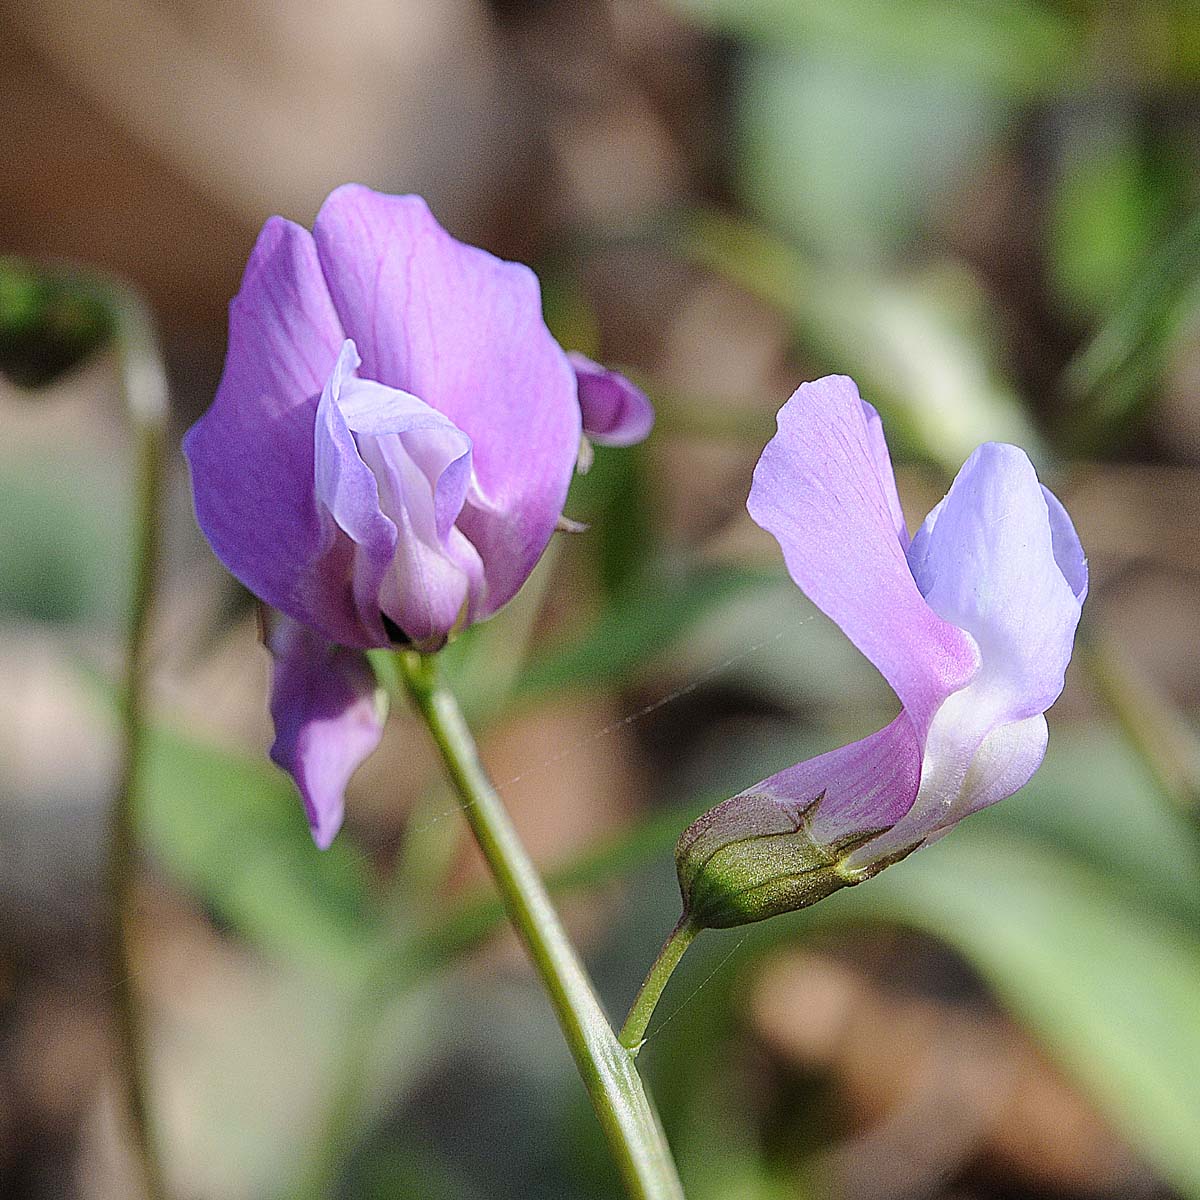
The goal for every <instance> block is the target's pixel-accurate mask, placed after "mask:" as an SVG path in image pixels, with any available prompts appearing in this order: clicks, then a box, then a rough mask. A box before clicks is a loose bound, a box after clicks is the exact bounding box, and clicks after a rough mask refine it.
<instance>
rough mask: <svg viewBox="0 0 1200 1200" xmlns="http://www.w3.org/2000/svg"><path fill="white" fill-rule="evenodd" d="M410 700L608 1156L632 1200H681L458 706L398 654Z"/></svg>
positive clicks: (658, 1135) (658, 1138) (652, 1125)
mask: <svg viewBox="0 0 1200 1200" xmlns="http://www.w3.org/2000/svg"><path fill="white" fill-rule="evenodd" d="M399 658H400V669H401V673H402V675H403V677H404V681H405V683H406V685H407V687H408V691H409V695H410V696H411V697H412V700H413V702H414V704H415V705H416V707H417V709H418V711H419V712H420V713H421V715H422V717H423V718H424V720H425V723H426V725H427V726H428V727H429V731H430V733H431V734H432V735H433V740H434V742H435V743H436V744H437V747H438V749H439V751H440V752H441V755H442V760H443V762H444V764H445V767H446V771H447V773H448V775H449V776H450V780H451V782H452V783H453V784H454V787H455V790H456V791H457V792H458V794H459V797H460V798H461V799H462V802H463V815H464V816H465V817H466V819H467V822H468V824H469V825H470V826H471V831H472V833H474V835H475V840H476V841H477V842H478V844H479V848H480V849H481V850H482V851H483V855H484V858H485V859H486V860H487V863H488V866H489V867H490V868H491V872H492V876H493V878H494V880H495V882H496V886H497V888H498V889H499V891H500V895H501V898H502V899H503V901H504V906H505V909H506V911H507V913H508V916H509V920H511V921H512V923H513V925H514V926H515V927H516V929H517V932H518V933H519V934H520V935H521V938H522V940H523V941H524V943H525V946H526V949H527V950H528V951H529V957H530V958H531V960H532V961H533V964H534V966H535V968H536V969H537V972H538V975H539V976H540V977H541V980H542V984H543V986H544V987H545V989H546V992H547V994H548V995H549V997H550V1002H551V1004H552V1005H553V1007H554V1012H555V1015H556V1016H557V1018H558V1023H559V1026H560V1028H561V1029H562V1032H563V1036H564V1038H565V1039H566V1042H567V1045H568V1046H569V1047H570V1050H571V1053H572V1055H573V1056H574V1058H575V1064H576V1066H577V1067H578V1069H579V1073H580V1075H581V1076H582V1078H583V1082H584V1086H585V1087H586V1088H587V1091H588V1095H589V1097H590V1098H591V1101H592V1107H593V1108H594V1109H595V1111H596V1115H597V1116H598V1117H599V1119H600V1124H601V1126H602V1127H603V1129H604V1133H605V1137H606V1138H607V1140H608V1145H609V1149H610V1151H611V1153H612V1155H613V1157H614V1159H615V1160H616V1163H617V1167H618V1169H619V1171H620V1173H621V1178H622V1181H623V1182H624V1184H625V1189H626V1191H627V1193H628V1195H629V1196H630V1197H631V1198H632V1200H683V1188H682V1186H681V1185H680V1182H679V1176H678V1174H677V1172H676V1170H675V1164H674V1162H673V1161H672V1159H671V1153H670V1150H669V1149H668V1147H667V1142H666V1138H665V1136H664V1135H663V1131H662V1126H661V1125H660V1124H659V1121H658V1116H657V1114H656V1113H655V1111H654V1108H653V1106H652V1104H651V1103H650V1099H649V1097H648V1096H647V1094H646V1090H645V1088H644V1086H643V1084H642V1080H641V1077H640V1076H639V1075H638V1072H637V1068H636V1067H635V1066H634V1062H633V1056H632V1055H631V1054H630V1053H629V1052H628V1051H627V1050H626V1049H625V1047H624V1046H622V1045H621V1043H620V1042H619V1041H618V1040H617V1037H616V1035H615V1034H614V1033H613V1031H612V1027H611V1026H610V1025H609V1023H608V1020H607V1018H606V1017H605V1015H604V1012H603V1010H602V1009H601V1007H600V1002H599V1000H598V999H597V998H596V994H595V991H594V990H593V988H592V985H591V981H590V980H589V979H588V977H587V973H586V972H585V970H584V968H583V964H582V963H581V962H580V960H579V956H578V954H577V953H576V951H575V947H574V946H573V945H572V944H571V942H570V939H569V938H568V937H567V934H566V931H565V930H564V929H563V926H562V922H561V921H560V920H559V917H558V914H557V913H556V912H555V910H554V906H553V905H552V904H551V902H550V897H549V895H548V894H547V892H546V888H545V885H544V884H543V883H542V880H541V877H540V875H539V874H538V872H537V869H536V868H535V867H534V865H533V863H532V861H531V860H530V858H529V855H528V853H527V852H526V850H525V847H524V846H523V845H522V844H521V841H520V838H519V837H518V836H517V832H516V830H515V829H514V828H513V825H512V822H511V820H510V819H509V816H508V813H507V811H506V810H505V808H504V805H503V802H502V801H501V799H500V796H499V794H498V793H497V792H496V790H495V788H494V787H493V786H492V783H491V780H490V779H489V778H488V776H487V773H486V772H485V771H484V769H483V766H482V764H481V763H480V761H479V755H478V752H477V750H476V747H475V742H474V739H473V738H472V737H471V733H470V730H468V728H467V725H466V722H465V721H464V720H463V717H462V714H461V712H460V711H459V708H458V704H457V702H456V700H455V698H454V696H453V695H452V694H451V693H450V691H449V690H448V689H447V688H446V687H445V686H443V685H442V683H441V682H440V680H439V677H438V670H437V660H436V658H434V657H432V656H422V655H419V654H413V653H402V654H401V655H400V656H399Z"/></svg>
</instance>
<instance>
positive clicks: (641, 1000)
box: [618, 915, 700, 1054]
mask: <svg viewBox="0 0 1200 1200" xmlns="http://www.w3.org/2000/svg"><path fill="white" fill-rule="evenodd" d="M699 932H700V930H699V928H698V927H697V926H695V925H693V924H692V923H691V921H689V920H688V918H687V916H686V915H684V916H682V917H680V918H679V924H678V925H676V926H675V928H674V929H672V930H671V932H670V933H669V934H667V940H666V941H665V942H664V943H663V948H662V949H661V950H660V951H659V952H658V957H657V958H656V959H655V960H654V963H653V965H652V966H651V967H650V970H649V972H648V973H647V975H646V978H645V981H644V982H643V983H642V986H641V988H640V989H639V990H638V994H637V996H636V997H635V998H634V1001H633V1006H632V1007H631V1008H630V1010H629V1016H627V1017H626V1018H625V1024H624V1025H622V1026H621V1032H620V1035H619V1037H618V1040H619V1041H620V1043H621V1045H622V1046H624V1047H625V1049H626V1050H628V1051H629V1053H630V1054H637V1052H638V1051H639V1050H640V1049H641V1048H642V1043H643V1042H645V1040H646V1030H647V1029H649V1028H650V1018H651V1017H652V1016H653V1015H654V1010H655V1008H656V1007H657V1006H658V1002H659V1000H660V999H661V998H662V994H663V990H664V989H665V988H666V986H667V980H668V979H670V978H671V976H672V974H673V973H674V971H675V968H676V967H677V966H679V960H680V959H681V958H683V956H684V954H685V952H686V951H687V948H688V947H689V946H690V945H691V944H692V942H693V941H694V940H695V937H696V934H698V933H699Z"/></svg>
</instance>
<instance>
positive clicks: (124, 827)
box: [101, 284, 167, 1200]
mask: <svg viewBox="0 0 1200 1200" xmlns="http://www.w3.org/2000/svg"><path fill="white" fill-rule="evenodd" d="M101 290H102V293H103V295H104V296H105V298H106V300H107V302H108V304H109V306H110V308H111V310H112V312H113V315H114V317H115V332H116V335H117V353H118V355H119V360H120V368H121V380H122V384H123V388H124V394H125V401H126V405H127V408H128V413H129V417H130V420H131V422H132V425H133V429H134V437H135V440H136V484H135V487H136V492H135V500H134V521H135V529H134V563H133V580H132V594H131V598H130V614H129V626H128V630H127V633H126V643H125V678H124V687H123V689H122V693H121V766H120V777H119V779H118V785H117V794H116V797H115V800H114V803H113V805H112V809H111V812H110V818H109V834H108V888H109V899H110V905H111V909H110V917H109V970H110V972H111V976H112V990H113V999H114V1008H115V1015H116V1025H117V1044H118V1054H119V1067H120V1074H121V1082H122V1086H123V1090H124V1099H125V1107H126V1109H127V1111H128V1116H129V1120H130V1127H131V1132H132V1135H133V1139H134V1150H135V1153H136V1157H137V1161H138V1165H139V1168H140V1171H141V1176H142V1185H143V1188H144V1190H145V1194H146V1196H147V1197H148V1200H165V1198H166V1196H167V1188H166V1183H165V1180H164V1177H163V1171H162V1166H161V1162H160V1159H159V1156H158V1153H157V1147H156V1142H155V1136H154V1130H153V1124H152V1117H151V1109H150V1101H149V1095H148V1092H149V1087H148V1082H147V1080H148V1074H149V1069H148V1068H149V1064H148V1057H149V1056H148V1051H147V1044H146V1036H145V1018H144V1014H143V1011H142V1004H141V998H140V995H139V992H138V989H137V986H136V983H135V966H134V962H133V949H132V941H133V934H134V927H135V924H136V917H137V911H136V909H137V898H136V882H137V878H136V877H137V833H136V815H137V814H136V806H137V800H138V787H139V781H140V773H141V763H142V753H143V742H144V729H145V725H144V720H143V708H144V703H145V688H146V676H147V663H146V658H147V653H146V652H147V643H148V639H149V627H150V615H151V611H152V608H153V603H154V587H155V580H156V577H157V573H158V559H159V508H160V499H161V494H162V483H163V470H164V459H165V442H166V423H167V384H166V376H165V373H164V371H163V367H162V359H161V356H160V354H159V351H158V344H157V339H156V337H155V334H154V328H153V325H152V323H151V320H150V317H149V314H148V313H147V312H146V310H145V308H144V307H143V305H142V304H141V302H140V300H138V299H137V298H136V297H135V296H133V295H132V294H130V293H129V292H128V291H126V290H124V289H123V288H120V287H119V286H118V285H115V284H105V285H102V287H101Z"/></svg>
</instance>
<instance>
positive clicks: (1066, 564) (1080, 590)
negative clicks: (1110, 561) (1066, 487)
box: [1042, 485, 1088, 604]
mask: <svg viewBox="0 0 1200 1200" xmlns="http://www.w3.org/2000/svg"><path fill="white" fill-rule="evenodd" d="M1042 498H1043V499H1044V500H1045V501H1046V509H1047V513H1048V515H1049V517H1050V541H1051V545H1052V546H1053V547H1054V561H1055V562H1056V563H1058V569H1059V570H1060V571H1062V573H1063V577H1064V578H1065V579H1066V581H1067V583H1068V584H1070V586H1071V591H1072V592H1073V593H1074V595H1075V599H1076V600H1078V601H1079V603H1080V604H1083V602H1084V600H1086V599H1087V591H1088V565H1087V557H1086V556H1085V555H1084V553H1083V546H1082V545H1081V544H1080V541H1079V534H1077V533H1076V532H1075V526H1074V525H1073V524H1072V522H1071V518H1070V516H1068V514H1067V510H1066V509H1065V508H1063V506H1062V501H1060V500H1059V498H1058V497H1057V496H1056V495H1055V494H1054V493H1053V492H1052V491H1051V490H1050V489H1049V488H1048V487H1046V486H1045V485H1043V486H1042Z"/></svg>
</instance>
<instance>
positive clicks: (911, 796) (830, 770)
mask: <svg viewBox="0 0 1200 1200" xmlns="http://www.w3.org/2000/svg"><path fill="white" fill-rule="evenodd" d="M920 782H921V743H920V741H919V739H918V736H917V730H916V729H915V728H914V727H913V723H912V721H911V720H910V719H909V717H908V715H907V714H906V713H901V714H900V715H899V716H898V717H897V718H896V719H895V720H894V721H893V722H892V723H891V724H890V725H885V726H884V728H882V729H881V730H879V731H878V732H877V733H873V734H871V736H870V737H866V738H863V739H862V740H861V741H857V742H851V743H850V745H848V746H841V747H840V748H839V749H837V750H831V751H829V752H828V753H827V754H820V755H818V756H817V757H816V758H810V759H807V760H805V761H804V762H801V763H797V764H796V765H795V766H794V767H786V768H785V769H784V770H782V771H780V772H779V773H778V774H777V775H772V776H771V777H770V778H769V779H764V780H763V782H762V783H759V784H756V785H755V786H754V787H752V788H748V789H747V793H748V794H755V795H765V796H770V797H772V798H774V799H776V800H779V801H781V802H786V803H788V804H793V805H804V804H807V803H811V802H812V801H813V800H815V799H816V798H817V797H818V796H821V797H823V798H822V800H821V803H820V804H819V805H818V806H817V809H816V811H815V813H814V814H813V817H812V822H811V825H810V829H811V832H812V835H813V838H814V839H815V840H816V841H818V842H820V843H822V844H825V845H829V844H832V843H835V842H839V841H842V840H843V839H844V838H847V837H852V836H854V835H856V834H861V833H865V832H867V831H869V830H872V829H886V828H888V827H889V826H891V825H894V824H896V822H897V821H899V820H901V818H903V817H904V816H905V814H906V813H907V812H908V810H909V809H910V808H911V807H912V803H913V801H914V800H915V799H916V796H917V788H918V786H919V784H920Z"/></svg>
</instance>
